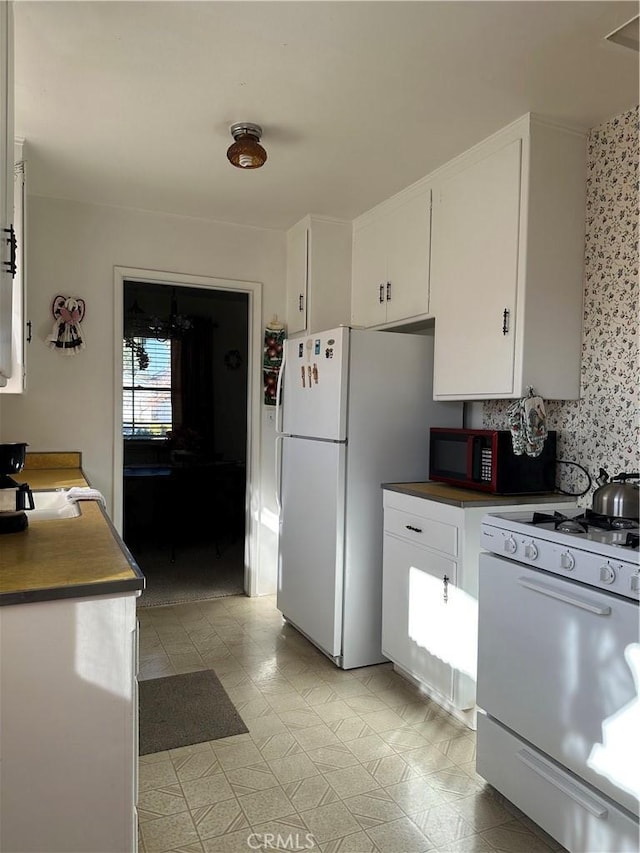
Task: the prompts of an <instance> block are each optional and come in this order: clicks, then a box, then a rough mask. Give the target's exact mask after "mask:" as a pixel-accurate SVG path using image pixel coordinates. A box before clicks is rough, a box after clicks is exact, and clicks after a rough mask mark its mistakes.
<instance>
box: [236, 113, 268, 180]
mask: <svg viewBox="0 0 640 853" xmlns="http://www.w3.org/2000/svg"><path fill="white" fill-rule="evenodd" d="M229 131H230V133H231V136H233V138H234V140H235V141H234V143H233V144H232V145H230V146H229V149H228V151H227V158H228V159H229V162H230V163H232V164H233V165H234V166H237V167H238V169H259V168H260V166H264V164H265V161H266V159H267V152H266V151H265V150H264V148H263V147H262V145H260V137H261V136H262V128H261V127H260V125H259V124H252V122H249V121H241V122H238V123H237V124H232V125H231V127H230V128H229Z"/></svg>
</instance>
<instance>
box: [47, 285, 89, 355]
mask: <svg viewBox="0 0 640 853" xmlns="http://www.w3.org/2000/svg"><path fill="white" fill-rule="evenodd" d="M51 313H52V315H53V320H54V323H53V329H52V330H51V334H50V335H49V337H48V338H47V343H48V344H49V346H50V347H51V349H54V350H57V351H58V352H60V353H62V354H63V355H75V354H76V353H77V352H79V351H80V350H81V349H84V348H85V346H86V345H85V339H84V332H83V331H82V325H81V324H82V321H83V320H84V314H85V302H84V299H73V298H72V297H71V296H61V295H58V296H56V297H54V300H53V302H52V303H51Z"/></svg>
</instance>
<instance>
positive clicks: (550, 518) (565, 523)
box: [529, 509, 638, 548]
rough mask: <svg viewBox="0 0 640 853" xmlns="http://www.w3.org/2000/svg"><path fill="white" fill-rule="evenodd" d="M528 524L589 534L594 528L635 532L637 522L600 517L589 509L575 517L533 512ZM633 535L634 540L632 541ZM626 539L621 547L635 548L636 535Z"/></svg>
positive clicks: (558, 513)
mask: <svg viewBox="0 0 640 853" xmlns="http://www.w3.org/2000/svg"><path fill="white" fill-rule="evenodd" d="M529 523H530V524H553V526H554V528H555V530H559V531H560V532H561V533H576V534H582V533H589V528H596V529H597V530H604V531H618V530H637V529H638V522H637V521H633V520H632V519H630V518H615V517H613V516H609V515H600V513H597V512H593V510H591V509H587V510H585V511H584V512H583V513H582V515H575V516H573V517H570V516H567V515H563V514H562V513H561V512H554V513H553V515H551V514H550V513H546V512H534V513H533V517H532V519H531V521H530V522H529ZM634 535H635V539H633V537H634ZM629 536H630V537H632V538H631V540H629V537H627V542H621V543H619V544H620V545H622V546H623V547H629V548H637V547H638V545H637V539H638V536H637V534H629ZM630 542H636V544H630Z"/></svg>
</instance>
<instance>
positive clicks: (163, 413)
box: [122, 337, 172, 439]
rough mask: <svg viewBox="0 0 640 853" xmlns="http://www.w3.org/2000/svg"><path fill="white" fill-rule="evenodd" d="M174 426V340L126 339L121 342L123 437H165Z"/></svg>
mask: <svg viewBox="0 0 640 853" xmlns="http://www.w3.org/2000/svg"><path fill="white" fill-rule="evenodd" d="M145 356H146V357H145ZM147 362H148V363H147ZM171 427H172V410H171V341H159V340H157V338H143V337H134V338H126V339H125V340H124V341H123V345H122V433H123V436H124V437H125V438H151V439H153V438H156V439H163V438H165V435H166V433H167V432H168V430H170V429H171Z"/></svg>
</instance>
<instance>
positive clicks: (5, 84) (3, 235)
mask: <svg viewBox="0 0 640 853" xmlns="http://www.w3.org/2000/svg"><path fill="white" fill-rule="evenodd" d="M0 121H1V126H0V229H1V230H0V387H2V386H5V385H6V384H7V380H8V379H9V378H10V377H11V374H12V371H13V365H12V358H11V346H12V336H11V327H12V297H13V278H14V268H15V260H16V250H15V245H16V244H15V242H14V232H13V9H12V5H11V3H7V2H5V0H0Z"/></svg>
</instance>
